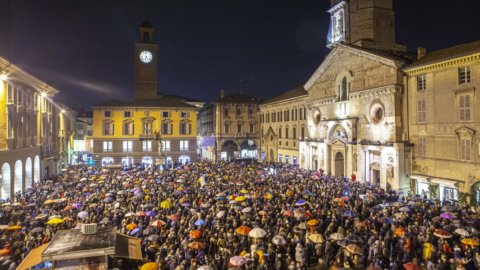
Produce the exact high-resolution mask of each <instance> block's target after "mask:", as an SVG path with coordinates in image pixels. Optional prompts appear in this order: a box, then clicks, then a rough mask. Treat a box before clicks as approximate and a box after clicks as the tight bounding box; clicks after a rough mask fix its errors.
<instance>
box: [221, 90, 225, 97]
mask: <svg viewBox="0 0 480 270" xmlns="http://www.w3.org/2000/svg"><path fill="white" fill-rule="evenodd" d="M224 97H225V90H223V89H221V90H220V98H224Z"/></svg>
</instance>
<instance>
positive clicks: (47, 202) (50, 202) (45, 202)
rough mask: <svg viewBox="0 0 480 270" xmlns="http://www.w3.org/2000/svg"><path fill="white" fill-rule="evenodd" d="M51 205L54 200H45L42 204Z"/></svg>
mask: <svg viewBox="0 0 480 270" xmlns="http://www.w3.org/2000/svg"><path fill="white" fill-rule="evenodd" d="M52 203H55V200H46V201H44V202H43V204H52ZM3 205H5V204H3Z"/></svg>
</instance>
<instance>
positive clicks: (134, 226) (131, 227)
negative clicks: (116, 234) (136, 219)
mask: <svg viewBox="0 0 480 270" xmlns="http://www.w3.org/2000/svg"><path fill="white" fill-rule="evenodd" d="M135 228H137V224H135V223H130V224H128V225H127V230H129V231H131V230H133V229H135Z"/></svg>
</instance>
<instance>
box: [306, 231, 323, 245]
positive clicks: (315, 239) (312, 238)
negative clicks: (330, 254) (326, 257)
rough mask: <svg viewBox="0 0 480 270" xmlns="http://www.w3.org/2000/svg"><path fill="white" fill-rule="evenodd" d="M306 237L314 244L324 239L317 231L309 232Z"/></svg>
mask: <svg viewBox="0 0 480 270" xmlns="http://www.w3.org/2000/svg"><path fill="white" fill-rule="evenodd" d="M308 239H309V240H310V241H312V242H314V243H315V244H318V243H323V242H325V239H324V238H323V236H322V235H321V234H318V233H314V234H310V235H309V236H308Z"/></svg>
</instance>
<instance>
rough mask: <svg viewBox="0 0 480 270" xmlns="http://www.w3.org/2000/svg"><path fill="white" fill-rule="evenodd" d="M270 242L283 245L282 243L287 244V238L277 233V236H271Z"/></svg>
mask: <svg viewBox="0 0 480 270" xmlns="http://www.w3.org/2000/svg"><path fill="white" fill-rule="evenodd" d="M272 243H274V244H275V245H277V246H283V245H285V244H287V240H285V238H283V236H281V235H277V236H275V237H273V239H272Z"/></svg>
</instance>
